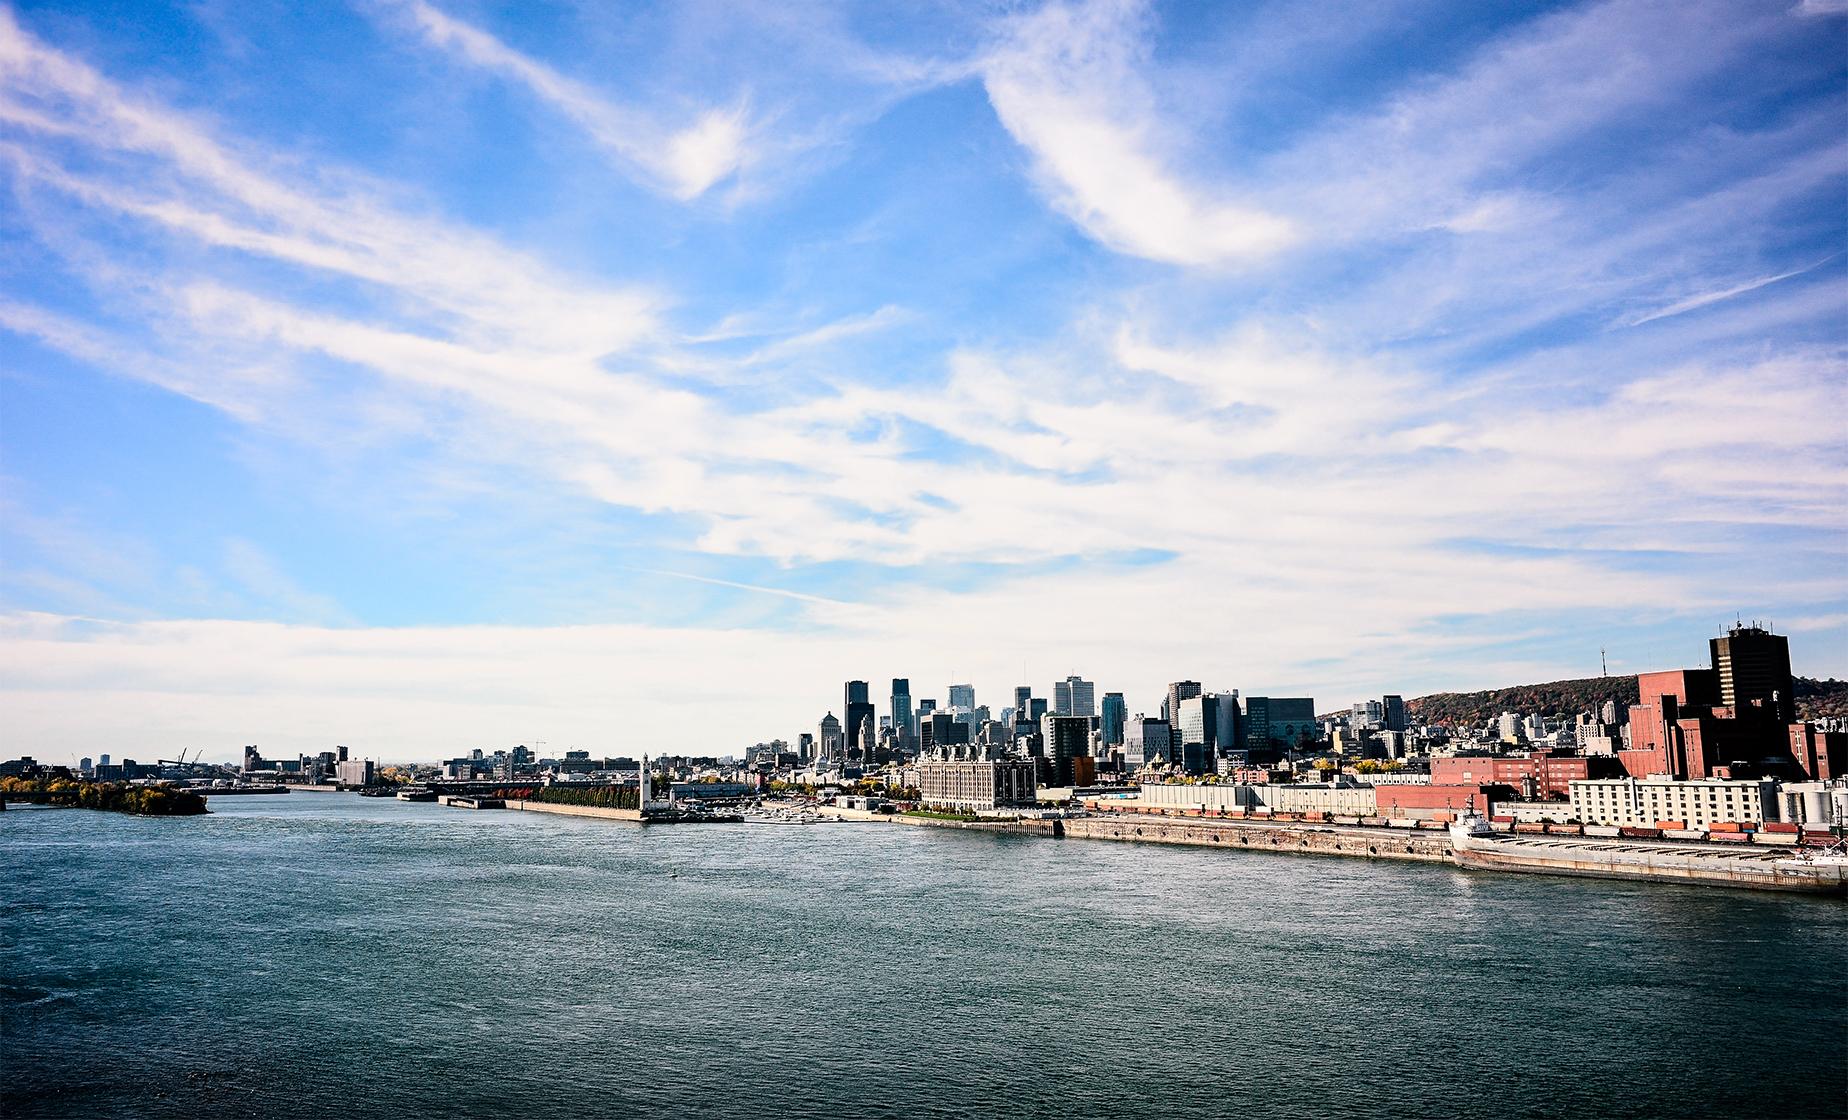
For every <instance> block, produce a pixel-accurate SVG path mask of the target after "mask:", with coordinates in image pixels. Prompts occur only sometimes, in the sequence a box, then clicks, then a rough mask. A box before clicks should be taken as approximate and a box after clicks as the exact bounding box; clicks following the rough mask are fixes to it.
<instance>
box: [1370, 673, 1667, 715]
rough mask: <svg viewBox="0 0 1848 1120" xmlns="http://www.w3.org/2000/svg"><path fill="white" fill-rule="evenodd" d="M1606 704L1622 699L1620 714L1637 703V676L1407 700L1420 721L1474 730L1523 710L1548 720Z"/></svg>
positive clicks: (1587, 710) (1601, 678) (1407, 707)
mask: <svg viewBox="0 0 1848 1120" xmlns="http://www.w3.org/2000/svg"><path fill="white" fill-rule="evenodd" d="M1606 700H1615V701H1617V709H1618V711H1620V712H1621V711H1623V710H1625V709H1627V708H1628V707H1629V706H1630V705H1631V704H1634V703H1636V678H1635V677H1634V676H1628V677H1588V678H1586V679H1584V680H1577V681H1550V682H1548V683H1546V684H1517V685H1513V686H1511V687H1509V688H1491V689H1487V690H1485V691H1483V692H1439V693H1434V694H1433V695H1430V696H1420V697H1417V698H1416V699H1413V700H1408V701H1406V702H1405V708H1406V714H1407V715H1408V716H1410V717H1411V720H1412V722H1414V723H1441V724H1449V725H1451V726H1466V727H1467V726H1474V725H1476V724H1480V723H1487V722H1488V721H1490V720H1492V719H1494V718H1496V717H1497V716H1499V715H1501V714H1502V713H1503V712H1518V713H1520V714H1522V715H1526V714H1528V713H1530V712H1531V713H1535V714H1538V715H1543V716H1575V715H1577V714H1578V713H1580V712H1595V711H1597V710H1598V708H1599V706H1600V705H1602V704H1603V703H1604V702H1605V701H1606Z"/></svg>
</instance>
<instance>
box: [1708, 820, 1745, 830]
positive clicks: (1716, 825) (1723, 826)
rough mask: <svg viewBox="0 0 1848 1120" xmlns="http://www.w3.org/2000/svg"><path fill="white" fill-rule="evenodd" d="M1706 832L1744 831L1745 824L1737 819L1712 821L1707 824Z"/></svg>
mask: <svg viewBox="0 0 1848 1120" xmlns="http://www.w3.org/2000/svg"><path fill="white" fill-rule="evenodd" d="M1707 831H1708V832H1744V831H1745V826H1744V825H1742V824H1740V823H1739V822H1738V821H1714V822H1713V823H1712V824H1710V825H1708V826H1707Z"/></svg>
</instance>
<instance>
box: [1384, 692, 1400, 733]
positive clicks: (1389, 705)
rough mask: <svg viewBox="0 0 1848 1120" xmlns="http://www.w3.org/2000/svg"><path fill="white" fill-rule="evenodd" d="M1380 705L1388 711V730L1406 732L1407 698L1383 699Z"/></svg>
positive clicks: (1389, 697) (1388, 697)
mask: <svg viewBox="0 0 1848 1120" xmlns="http://www.w3.org/2000/svg"><path fill="white" fill-rule="evenodd" d="M1380 704H1381V707H1383V708H1385V710H1386V730H1388V731H1404V730H1405V697H1403V696H1386V697H1382V698H1381V701H1380Z"/></svg>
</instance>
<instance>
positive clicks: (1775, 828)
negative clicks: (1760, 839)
mask: <svg viewBox="0 0 1848 1120" xmlns="http://www.w3.org/2000/svg"><path fill="white" fill-rule="evenodd" d="M1758 830H1759V831H1760V832H1790V833H1794V832H1796V831H1797V825H1796V824H1794V823H1792V822H1790V821H1766V822H1765V823H1764V824H1762V825H1760V826H1759V828H1758Z"/></svg>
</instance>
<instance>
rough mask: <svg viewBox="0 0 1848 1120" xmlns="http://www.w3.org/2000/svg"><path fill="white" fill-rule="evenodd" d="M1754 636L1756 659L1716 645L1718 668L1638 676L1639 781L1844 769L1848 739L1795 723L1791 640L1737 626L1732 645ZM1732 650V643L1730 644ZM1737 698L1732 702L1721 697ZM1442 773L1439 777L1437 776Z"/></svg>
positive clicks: (1623, 755) (1628, 768)
mask: <svg viewBox="0 0 1848 1120" xmlns="http://www.w3.org/2000/svg"><path fill="white" fill-rule="evenodd" d="M1747 639H1749V640H1750V644H1751V649H1752V656H1751V657H1750V658H1745V657H1743V656H1739V657H1734V658H1733V659H1732V660H1731V661H1725V662H1722V660H1721V653H1722V652H1724V651H1723V650H1722V649H1721V645H1724V644H1725V643H1718V644H1716V645H1715V647H1714V650H1715V652H1714V654H1713V657H1714V660H1715V665H1714V667H1713V668H1711V669H1671V670H1668V671H1666V672H1661V673H1642V674H1639V675H1638V676H1637V678H1636V685H1637V693H1638V696H1637V702H1636V703H1635V704H1632V705H1631V706H1630V745H1629V748H1628V749H1627V750H1622V751H1619V752H1617V760H1618V763H1619V764H1620V765H1621V766H1622V767H1623V772H1624V773H1625V774H1626V775H1628V776H1629V777H1632V778H1646V777H1649V776H1650V775H1652V774H1666V775H1668V776H1669V777H1671V778H1678V779H1688V778H1694V779H1699V778H1712V777H1732V776H1735V775H1734V771H1735V770H1737V771H1740V772H1741V773H1743V774H1752V775H1759V774H1764V775H1784V776H1787V777H1793V778H1795V777H1802V778H1809V779H1816V778H1820V777H1823V776H1825V775H1824V773H1823V772H1824V771H1827V773H1828V775H1838V774H1841V773H1842V772H1843V766H1844V763H1845V762H1848V737H1842V742H1841V743H1837V741H1836V740H1835V739H1834V738H1832V737H1831V733H1828V732H1822V731H1817V730H1815V729H1814V728H1812V727H1809V726H1808V725H1806V724H1801V723H1791V722H1789V718H1788V716H1787V714H1786V713H1788V712H1794V711H1795V709H1794V707H1792V700H1791V697H1792V694H1793V692H1794V682H1793V681H1792V680H1791V678H1790V671H1789V664H1790V657H1789V653H1788V647H1787V644H1786V643H1785V642H1784V639H1783V638H1781V637H1778V636H1777V635H1775V634H1768V633H1765V632H1764V631H1761V630H1758V629H1756V628H1754V627H1736V628H1734V630H1733V631H1732V632H1731V634H1730V635H1729V637H1728V639H1727V640H1728V642H1735V641H1737V642H1743V641H1745V640H1747ZM1728 648H1730V647H1728ZM1725 695H1731V696H1732V697H1733V703H1732V704H1731V705H1728V704H1726V703H1724V702H1723V701H1722V697H1723V696H1725ZM1434 777H1435V775H1434Z"/></svg>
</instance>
